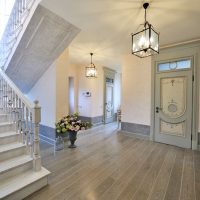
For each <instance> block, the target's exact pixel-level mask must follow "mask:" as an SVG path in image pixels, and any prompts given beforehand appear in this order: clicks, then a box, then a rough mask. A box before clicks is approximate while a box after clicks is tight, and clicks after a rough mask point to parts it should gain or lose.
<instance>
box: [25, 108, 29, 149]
mask: <svg viewBox="0 0 200 200" xmlns="http://www.w3.org/2000/svg"><path fill="white" fill-rule="evenodd" d="M28 117H29V111H28V108H27V107H26V124H25V123H24V124H25V126H26V131H25V133H26V147H27V150H28V151H29V128H28V127H29V126H28Z"/></svg>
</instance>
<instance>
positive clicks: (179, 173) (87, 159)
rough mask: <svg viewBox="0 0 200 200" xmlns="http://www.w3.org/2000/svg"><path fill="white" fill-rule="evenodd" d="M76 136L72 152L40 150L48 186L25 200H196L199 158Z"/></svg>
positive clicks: (121, 140) (99, 136)
mask: <svg viewBox="0 0 200 200" xmlns="http://www.w3.org/2000/svg"><path fill="white" fill-rule="evenodd" d="M89 132H90V133H88V134H85V135H83V134H82V135H80V136H79V138H78V140H77V145H78V147H77V149H68V148H66V149H65V150H64V151H60V152H58V153H56V155H55V156H54V155H53V150H52V148H51V147H50V146H49V145H46V144H42V145H41V146H42V147H41V148H42V157H43V158H42V163H43V166H45V167H46V168H47V169H48V170H50V171H51V172H52V174H51V175H50V177H49V185H48V186H47V187H45V188H43V189H41V190H40V191H38V192H36V193H34V194H33V195H32V196H30V197H28V198H26V199H28V200H64V199H65V200H86V199H87V200H131V199H134V200H199V199H200V153H199V152H196V151H191V150H186V149H181V148H177V147H173V146H169V145H164V144H159V143H154V142H150V141H147V140H142V139H138V138H136V137H132V136H128V135H125V134H122V133H117V130H116V125H115V124H114V125H113V124H109V125H107V126H101V127H97V128H95V129H94V130H90V131H89Z"/></svg>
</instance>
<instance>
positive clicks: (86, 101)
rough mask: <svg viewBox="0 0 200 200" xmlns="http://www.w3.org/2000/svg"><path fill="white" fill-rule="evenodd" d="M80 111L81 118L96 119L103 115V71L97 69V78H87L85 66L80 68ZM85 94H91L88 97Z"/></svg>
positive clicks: (99, 68)
mask: <svg viewBox="0 0 200 200" xmlns="http://www.w3.org/2000/svg"><path fill="white" fill-rule="evenodd" d="M78 69H79V99H78V111H79V114H80V115H81V116H86V117H96V116H102V115H103V69H102V67H99V66H98V67H97V70H98V77H97V78H86V77H85V66H79V68H78ZM85 92H91V97H86V96H85Z"/></svg>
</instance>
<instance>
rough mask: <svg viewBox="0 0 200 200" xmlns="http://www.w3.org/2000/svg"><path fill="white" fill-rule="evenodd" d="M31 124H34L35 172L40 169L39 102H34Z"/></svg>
mask: <svg viewBox="0 0 200 200" xmlns="http://www.w3.org/2000/svg"><path fill="white" fill-rule="evenodd" d="M34 103H35V106H34V109H33V123H34V147H33V149H34V150H33V166H34V170H35V171H39V170H40V169H41V157H40V144H39V126H40V121H41V107H40V106H39V101H37V100H35V101H34Z"/></svg>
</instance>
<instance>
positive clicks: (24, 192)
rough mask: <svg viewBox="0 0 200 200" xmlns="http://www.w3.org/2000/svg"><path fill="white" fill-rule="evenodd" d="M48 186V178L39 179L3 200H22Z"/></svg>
mask: <svg viewBox="0 0 200 200" xmlns="http://www.w3.org/2000/svg"><path fill="white" fill-rule="evenodd" d="M47 184H48V177H47V176H46V177H44V178H41V179H40V180H38V181H36V182H34V183H32V184H30V185H28V186H26V187H24V188H23V189H21V190H19V191H17V192H14V193H13V194H11V195H9V196H7V197H5V198H4V200H22V199H24V198H25V197H27V196H29V195H30V194H32V193H34V192H36V191H37V190H39V189H41V188H43V187H45V186H46V185H47Z"/></svg>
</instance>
